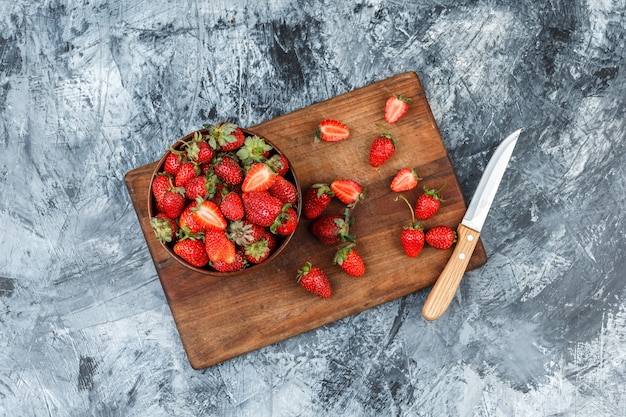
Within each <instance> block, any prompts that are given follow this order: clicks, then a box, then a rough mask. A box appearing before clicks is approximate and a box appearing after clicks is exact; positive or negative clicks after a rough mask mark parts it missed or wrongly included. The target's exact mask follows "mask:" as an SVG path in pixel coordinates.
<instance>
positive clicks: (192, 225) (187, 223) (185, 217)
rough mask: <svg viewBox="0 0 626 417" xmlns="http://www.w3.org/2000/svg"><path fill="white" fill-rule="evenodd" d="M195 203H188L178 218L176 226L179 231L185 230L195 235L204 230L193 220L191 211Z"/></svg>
mask: <svg viewBox="0 0 626 417" xmlns="http://www.w3.org/2000/svg"><path fill="white" fill-rule="evenodd" d="M196 204H197V203H196V202H192V203H189V204H188V205H187V206H186V207H185V208H184V209H183V212H182V213H180V216H179V217H178V224H179V225H180V228H181V229H183V230H184V229H187V232H188V233H190V234H197V233H200V232H202V231H203V230H204V227H203V226H202V225H201V224H200V223H198V222H196V221H195V220H194V219H193V209H194V208H195V207H196Z"/></svg>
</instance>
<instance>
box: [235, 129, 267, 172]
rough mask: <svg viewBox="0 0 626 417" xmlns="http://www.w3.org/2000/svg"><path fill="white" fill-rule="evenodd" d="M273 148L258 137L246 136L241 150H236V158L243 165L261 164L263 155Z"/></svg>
mask: <svg viewBox="0 0 626 417" xmlns="http://www.w3.org/2000/svg"><path fill="white" fill-rule="evenodd" d="M272 149H273V148H272V146H271V145H269V144H268V143H267V142H265V140H263V139H262V138H260V137H258V136H256V135H255V136H248V137H247V138H246V139H245V141H244V143H243V146H242V147H241V148H239V150H237V158H239V160H240V161H242V162H243V163H244V164H246V165H248V164H249V163H251V162H262V161H263V160H264V159H265V155H266V154H267V153H268V152H269V151H271V150H272Z"/></svg>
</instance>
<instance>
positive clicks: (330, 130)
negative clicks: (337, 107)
mask: <svg viewBox="0 0 626 417" xmlns="http://www.w3.org/2000/svg"><path fill="white" fill-rule="evenodd" d="M348 136H350V129H348V128H347V127H346V126H345V125H344V124H343V123H341V122H339V121H337V120H334V119H326V120H323V121H322V122H321V123H320V124H319V126H318V127H317V130H316V131H315V142H319V141H324V142H339V141H341V140H344V139H348Z"/></svg>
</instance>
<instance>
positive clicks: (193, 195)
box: [184, 177, 211, 200]
mask: <svg viewBox="0 0 626 417" xmlns="http://www.w3.org/2000/svg"><path fill="white" fill-rule="evenodd" d="M184 188H185V197H186V198H187V200H195V199H197V198H201V199H204V198H206V197H207V196H208V195H209V190H210V188H211V184H210V183H209V181H208V180H207V178H206V177H194V178H192V179H190V180H189V181H187V184H185V187H184Z"/></svg>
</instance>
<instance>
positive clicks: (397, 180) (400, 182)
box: [390, 168, 421, 193]
mask: <svg viewBox="0 0 626 417" xmlns="http://www.w3.org/2000/svg"><path fill="white" fill-rule="evenodd" d="M419 180H421V178H420V177H419V176H418V175H417V172H416V171H415V170H414V169H412V168H402V169H401V170H400V171H398V173H397V174H396V176H395V177H393V180H391V185H390V188H391V191H393V192H395V193H400V192H402V191H409V190H412V189H413V188H415V187H416V186H417V182H418V181H419Z"/></svg>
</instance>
